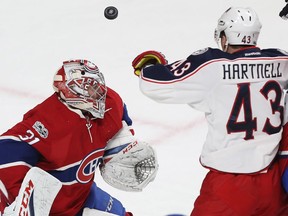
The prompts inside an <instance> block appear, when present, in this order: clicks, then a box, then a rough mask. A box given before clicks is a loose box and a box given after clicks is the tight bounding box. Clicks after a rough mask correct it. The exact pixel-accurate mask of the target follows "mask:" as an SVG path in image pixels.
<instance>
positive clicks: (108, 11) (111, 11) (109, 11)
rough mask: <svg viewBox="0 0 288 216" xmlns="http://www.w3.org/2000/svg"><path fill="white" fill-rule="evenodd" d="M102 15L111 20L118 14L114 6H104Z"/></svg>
mask: <svg viewBox="0 0 288 216" xmlns="http://www.w3.org/2000/svg"><path fill="white" fill-rule="evenodd" d="M104 15H105V17H106V18H107V19H110V20H113V19H115V18H116V17H117V16H118V10H117V8H116V7H114V6H109V7H106V8H105V10H104Z"/></svg>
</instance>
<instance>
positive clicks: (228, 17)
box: [214, 7, 262, 45]
mask: <svg viewBox="0 0 288 216" xmlns="http://www.w3.org/2000/svg"><path fill="white" fill-rule="evenodd" d="M261 27H262V25H261V23H260V21H259V19H258V16H257V14H256V12H255V11H254V10H252V9H251V8H241V7H230V8H229V9H228V10H226V11H225V12H224V14H223V15H222V16H221V17H220V19H219V20H218V25H217V27H216V29H215V34H214V38H215V41H216V43H217V44H219V39H220V34H221V32H224V33H225V35H226V37H227V44H230V45H256V44H257V40H258V36H259V33H260V30H261Z"/></svg>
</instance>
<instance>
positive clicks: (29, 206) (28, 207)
mask: <svg viewBox="0 0 288 216" xmlns="http://www.w3.org/2000/svg"><path fill="white" fill-rule="evenodd" d="M61 187H62V184H61V182H60V181H59V180H58V179H56V178H55V177H53V176H52V175H50V174H49V173H47V172H45V171H44V170H42V169H40V168H37V167H33V168H31V169H30V170H29V171H28V172H27V174H26V176H25V178H24V180H23V182H22V185H21V188H20V190H19V194H18V196H17V198H16V200H15V201H14V202H13V203H12V204H11V205H10V206H8V207H6V209H5V211H4V214H3V216H10V215H17V216H38V215H39V216H40V215H41V216H48V215H49V212H50V209H51V206H52V204H53V201H54V199H55V197H56V195H57V194H58V192H59V190H60V189H61Z"/></svg>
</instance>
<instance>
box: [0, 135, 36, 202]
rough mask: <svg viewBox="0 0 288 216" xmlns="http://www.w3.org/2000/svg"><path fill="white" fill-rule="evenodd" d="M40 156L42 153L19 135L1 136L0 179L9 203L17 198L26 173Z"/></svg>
mask: <svg viewBox="0 0 288 216" xmlns="http://www.w3.org/2000/svg"><path fill="white" fill-rule="evenodd" d="M39 157H40V154H39V153H38V152H37V151H36V150H35V149H34V148H33V147H32V146H31V145H29V144H28V143H26V142H24V141H22V140H20V139H19V138H18V137H16V136H1V137H0V180H1V182H2V185H3V186H5V190H6V191H7V193H6V195H7V197H6V199H7V200H9V203H11V202H13V201H14V200H15V198H16V196H17V195H18V192H19V188H20V186H21V182H22V181H23V179H24V177H25V175H26V173H27V172H28V171H29V169H30V168H31V167H32V166H34V165H35V164H36V163H37V161H38V158H39ZM2 192H3V191H2ZM4 194H5V193H4ZM9 203H8V202H6V204H9ZM1 204H2V205H3V203H1ZM2 208H3V207H2Z"/></svg>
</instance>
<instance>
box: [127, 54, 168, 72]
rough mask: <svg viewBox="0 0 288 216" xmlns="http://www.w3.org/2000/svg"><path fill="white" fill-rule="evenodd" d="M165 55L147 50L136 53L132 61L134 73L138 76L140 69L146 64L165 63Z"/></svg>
mask: <svg viewBox="0 0 288 216" xmlns="http://www.w3.org/2000/svg"><path fill="white" fill-rule="evenodd" d="M167 63H168V62H167V60H166V58H165V56H164V55H163V54H162V53H160V52H157V51H154V50H149V51H146V52H143V53H141V54H140V55H138V56H137V57H136V58H135V59H134V60H133V62H132V66H133V68H134V74H135V75H136V76H140V74H141V70H142V69H143V68H144V67H146V66H148V65H155V64H163V65H165V64H167Z"/></svg>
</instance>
